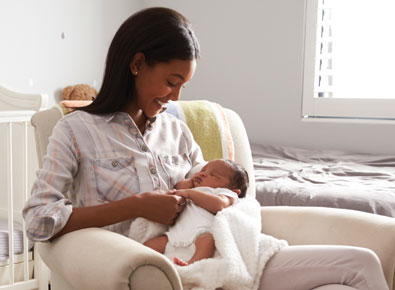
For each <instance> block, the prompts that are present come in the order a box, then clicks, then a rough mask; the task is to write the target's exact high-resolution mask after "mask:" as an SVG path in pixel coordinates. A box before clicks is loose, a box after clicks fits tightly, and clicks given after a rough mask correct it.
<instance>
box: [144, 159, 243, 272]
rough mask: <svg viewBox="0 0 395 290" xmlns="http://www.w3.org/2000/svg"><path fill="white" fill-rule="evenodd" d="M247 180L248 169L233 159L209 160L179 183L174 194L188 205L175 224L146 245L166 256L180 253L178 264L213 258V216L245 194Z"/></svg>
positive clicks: (175, 259)
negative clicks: (190, 176)
mask: <svg viewBox="0 0 395 290" xmlns="http://www.w3.org/2000/svg"><path fill="white" fill-rule="evenodd" d="M248 182H249V181H248V174H247V171H246V170H245V169H244V168H242V167H241V166H240V165H238V164H237V163H235V162H234V161H231V160H227V159H217V160H213V161H210V162H208V163H207V164H206V165H205V166H204V167H203V168H202V170H201V171H199V172H197V173H195V174H194V175H193V176H192V178H189V179H185V180H183V181H180V182H179V183H177V185H176V189H177V191H176V192H175V193H174V194H176V195H179V196H183V197H184V198H185V200H186V201H187V206H186V207H185V209H184V211H183V212H182V213H181V214H180V216H179V218H178V219H177V222H176V224H175V225H174V226H171V227H170V228H169V230H168V231H167V232H166V233H165V234H164V235H162V236H159V237H155V238H153V239H150V240H148V241H146V242H145V243H144V245H146V246H148V247H150V248H152V249H154V250H156V251H158V252H160V253H162V254H163V253H165V252H166V255H167V254H168V253H177V256H174V258H173V260H174V263H175V264H177V265H179V266H186V265H189V264H191V263H193V262H195V261H199V260H202V259H207V258H211V257H213V256H214V251H215V242H214V238H213V236H212V234H211V233H210V231H211V224H212V221H213V219H214V215H215V214H216V213H217V212H219V211H220V210H222V209H223V208H226V207H228V206H230V205H232V204H233V203H235V202H237V200H238V198H242V197H245V195H246V191H247V187H248ZM170 255H171V254H170ZM167 256H169V255H167ZM180 257H182V258H180Z"/></svg>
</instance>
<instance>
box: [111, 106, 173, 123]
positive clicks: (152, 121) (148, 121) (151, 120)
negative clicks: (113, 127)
mask: <svg viewBox="0 0 395 290" xmlns="http://www.w3.org/2000/svg"><path fill="white" fill-rule="evenodd" d="M164 111H166V108H165V109H164V110H163V111H162V112H161V113H160V114H162V113H163V112H164ZM118 114H121V115H124V114H126V115H128V116H129V114H128V113H126V112H115V113H110V114H107V115H104V121H105V122H106V123H110V122H111V121H112V119H114V118H115V116H116V115H118ZM156 118H157V117H156V116H155V117H152V118H149V119H148V120H147V126H149V125H151V124H153V123H154V122H155V121H156Z"/></svg>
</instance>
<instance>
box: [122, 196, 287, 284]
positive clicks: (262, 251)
mask: <svg viewBox="0 0 395 290" xmlns="http://www.w3.org/2000/svg"><path fill="white" fill-rule="evenodd" d="M165 231H166V227H164V226H163V225H159V224H156V223H152V222H148V221H146V220H144V219H142V218H139V219H136V220H135V221H134V222H133V223H132V225H131V228H130V235H129V236H130V237H131V238H132V239H134V240H137V241H139V242H144V241H146V240H147V239H149V238H151V237H153V236H157V235H159V234H163V233H164V232H165ZM212 234H213V236H214V239H215V246H216V254H215V256H214V257H213V258H210V259H204V260H201V261H198V262H195V263H193V264H191V265H189V266H184V267H181V266H176V268H177V270H178V273H179V275H180V277H181V281H182V283H183V287H184V289H185V290H189V289H190V290H192V289H193V290H214V289H216V288H219V287H222V288H223V289H228V290H232V289H233V290H244V289H245V290H254V289H258V287H259V282H260V278H261V274H262V271H263V269H264V267H265V264H266V262H267V261H268V260H269V259H270V258H271V257H272V256H273V255H274V254H275V253H276V252H278V251H279V250H280V249H281V248H282V247H284V246H286V245H287V242H286V241H283V240H278V239H276V238H274V237H271V236H268V235H265V234H262V233H261V210H260V205H259V203H258V202H257V201H256V200H255V199H253V198H250V197H246V198H243V199H240V200H239V202H238V203H236V204H234V205H232V206H230V207H228V208H225V209H223V210H222V211H221V212H219V213H217V215H216V216H215V218H214V222H213V226H212Z"/></svg>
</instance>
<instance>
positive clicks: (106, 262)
mask: <svg viewBox="0 0 395 290" xmlns="http://www.w3.org/2000/svg"><path fill="white" fill-rule="evenodd" d="M37 246H38V251H39V253H40V255H41V257H42V259H43V261H44V262H45V264H47V266H48V267H49V268H50V269H51V270H52V271H53V272H56V273H57V275H58V276H59V277H57V278H56V280H58V279H59V278H61V279H64V280H65V281H66V283H65V284H69V285H70V286H72V287H73V288H74V289H85V290H89V289H92V290H93V289H109V290H110V289H114V290H115V289H130V288H132V287H130V286H129V285H132V286H133V289H176V290H178V289H182V286H181V281H180V278H179V276H178V274H177V272H176V269H175V267H174V266H173V265H172V264H171V263H170V261H169V260H168V259H167V258H166V257H164V256H163V255H161V254H159V253H157V252H155V251H153V250H151V249H149V248H147V247H145V246H143V245H141V244H139V243H137V242H135V241H133V240H131V239H129V238H127V237H124V236H122V235H119V234H116V233H113V232H110V231H107V230H104V229H100V228H89V229H83V230H78V231H75V232H71V233H68V234H66V235H64V236H61V237H59V238H57V239H56V240H55V241H53V242H49V243H38V244H37ZM151 284H152V285H151ZM146 287H148V288H146ZM55 288H56V287H55Z"/></svg>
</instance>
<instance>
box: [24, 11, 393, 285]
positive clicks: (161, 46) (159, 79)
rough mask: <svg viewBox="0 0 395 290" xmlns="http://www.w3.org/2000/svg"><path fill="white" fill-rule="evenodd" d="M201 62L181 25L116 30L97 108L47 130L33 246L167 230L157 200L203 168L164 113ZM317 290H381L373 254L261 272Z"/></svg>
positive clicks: (148, 23) (140, 22) (307, 251)
mask: <svg viewBox="0 0 395 290" xmlns="http://www.w3.org/2000/svg"><path fill="white" fill-rule="evenodd" d="M198 57H199V44H198V41H197V39H196V37H195V35H194V33H193V31H192V29H191V27H190V25H189V23H188V21H187V20H186V19H185V18H184V17H183V16H182V15H180V14H179V13H177V12H175V11H173V10H171V9H166V8H151V9H146V10H142V11H140V12H138V13H136V14H134V15H132V16H131V17H130V18H128V19H127V20H126V21H125V22H124V23H123V24H122V26H121V27H120V28H119V30H118V31H117V33H116V35H115V36H114V39H113V41H112V43H111V46H110V48H109V52H108V56H107V63H106V69H105V73H104V78H103V84H102V87H101V89H100V92H99V94H98V96H97V98H96V99H95V100H94V102H93V103H92V104H91V105H89V106H87V107H84V108H81V109H79V110H77V111H76V112H73V113H71V114H69V115H67V116H65V117H64V118H62V119H61V120H60V121H59V122H58V124H57V125H56V127H55V128H54V130H53V134H52V137H51V138H50V141H49V145H48V150H47V155H46V157H45V158H44V164H43V168H42V169H41V170H40V171H39V174H38V178H37V180H36V182H35V184H34V186H33V189H32V197H31V198H30V199H29V201H28V202H27V204H26V206H25V208H24V211H23V215H24V218H25V221H26V224H27V233H28V236H29V238H30V239H32V240H35V241H48V240H53V239H55V238H57V237H59V236H61V235H63V234H65V233H68V232H71V231H75V230H78V229H83V228H88V227H106V228H107V229H109V230H111V231H114V232H117V233H120V234H123V235H127V234H128V230H129V226H130V222H131V220H132V219H134V218H136V217H144V218H147V219H149V220H152V221H156V222H159V223H162V224H167V225H170V224H173V223H174V221H175V219H176V218H177V215H178V214H179V213H180V212H181V211H182V210H183V208H184V206H185V201H184V200H183V198H182V197H180V196H177V195H172V194H164V193H169V192H170V193H171V189H172V188H174V186H175V184H176V183H177V182H178V181H179V180H181V179H183V178H184V177H185V176H186V175H187V174H191V173H193V172H195V171H196V170H198V169H199V168H200V167H201V166H202V164H203V163H204V160H203V158H202V154H201V151H200V148H199V146H198V145H197V144H196V143H195V141H194V140H193V137H192V134H191V132H190V131H189V129H188V128H187V127H186V125H185V124H183V123H182V122H180V121H179V120H177V119H176V118H174V117H172V116H170V115H168V114H161V113H162V112H163V111H164V110H165V105H166V103H167V102H169V101H177V100H178V99H179V96H180V92H181V89H182V87H183V85H184V84H185V83H187V82H188V81H189V80H190V79H191V78H192V76H193V74H194V71H195V68H196V60H197V59H198ZM361 259H362V262H361ZM360 263H362V264H360ZM365 265H368V266H365ZM283 276H286V277H292V278H290V279H283V278H282V277H283ZM280 282H281V283H280ZM324 284H334V285H332V286H329V287H331V288H325V289H350V288H349V287H348V288H341V287H346V286H342V285H340V284H345V285H349V286H350V287H354V289H372V290H373V289H374V290H379V289H383V290H384V289H388V288H387V285H386V283H385V281H384V276H383V273H382V271H381V267H380V264H379V262H378V258H377V256H375V255H374V254H373V252H371V251H368V250H365V249H360V248H351V247H307V246H306V247H288V248H286V249H284V250H281V251H280V252H279V253H278V254H276V255H275V256H274V257H273V258H272V259H271V260H270V261H269V262H268V264H267V265H266V267H265V271H264V273H263V275H262V281H261V289H270V290H274V289H282V290H285V289H301V290H306V289H313V288H315V287H318V286H321V285H324ZM335 284H336V285H335ZM295 285H296V286H295ZM317 289H318V288H317ZM351 289H353V288H351Z"/></svg>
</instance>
